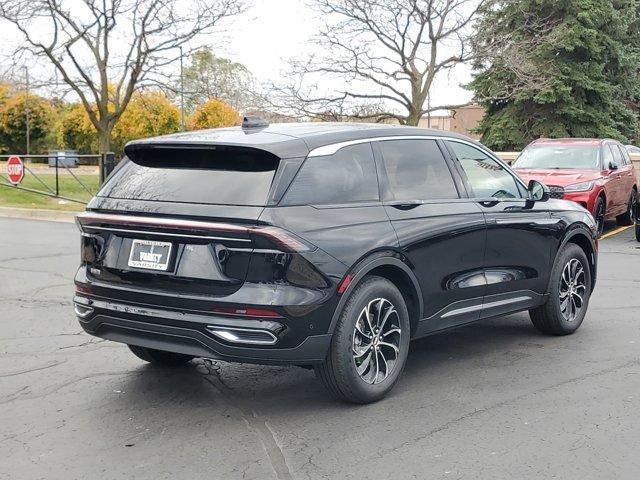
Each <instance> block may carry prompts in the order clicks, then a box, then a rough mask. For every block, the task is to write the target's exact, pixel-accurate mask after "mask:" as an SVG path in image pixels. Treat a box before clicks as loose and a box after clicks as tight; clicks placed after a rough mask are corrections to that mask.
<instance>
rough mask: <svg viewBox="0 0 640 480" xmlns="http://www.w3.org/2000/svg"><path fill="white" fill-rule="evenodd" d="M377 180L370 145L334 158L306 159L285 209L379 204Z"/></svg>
mask: <svg viewBox="0 0 640 480" xmlns="http://www.w3.org/2000/svg"><path fill="white" fill-rule="evenodd" d="M378 199H379V194H378V176H377V174H376V168H375V162H374V160H373V151H372V150H371V145H370V144H369V143H362V144H358V145H352V146H349V147H344V148H341V149H340V150H338V151H337V152H336V153H335V154H333V155H327V156H323V157H310V158H307V159H306V160H305V162H304V164H303V165H302V168H300V171H299V172H298V175H297V176H296V178H295V179H294V181H293V183H292V184H291V187H290V188H289V190H288V191H287V193H286V194H285V196H284V199H283V204H285V205H331V204H342V203H353V202H368V201H377V200H378Z"/></svg>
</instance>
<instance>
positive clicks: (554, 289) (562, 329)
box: [529, 243, 591, 335]
mask: <svg viewBox="0 0 640 480" xmlns="http://www.w3.org/2000/svg"><path fill="white" fill-rule="evenodd" d="M576 260H577V261H578V262H579V264H580V265H581V266H582V268H583V271H584V277H583V279H582V281H583V284H584V290H583V295H582V297H583V300H582V302H581V305H580V308H579V309H577V308H576V313H575V317H574V318H573V319H571V318H567V316H566V310H565V309H563V307H562V304H564V305H565V306H566V308H571V305H567V304H566V303H564V302H563V301H562V300H561V287H562V288H563V290H565V286H566V283H564V281H563V272H564V271H565V268H566V267H567V266H569V268H570V266H571V265H575V263H571V265H570V262H574V261H576ZM576 283H577V282H576ZM576 291H582V289H580V290H578V289H576ZM590 296H591V269H590V267H589V260H588V259H587V255H586V254H585V253H584V250H582V249H581V248H580V247H579V246H578V245H575V244H573V243H568V244H567V245H565V246H564V247H563V248H562V250H561V251H560V252H558V255H557V257H556V260H555V262H554V264H553V269H552V270H551V280H550V281H549V298H548V299H547V302H546V303H545V304H544V305H542V306H540V307H538V308H535V309H532V310H529V316H530V317H531V321H532V322H533V325H534V326H535V327H536V328H537V329H538V330H540V331H541V332H542V333H545V334H547V335H570V334H572V333H573V332H575V331H576V330H577V329H578V328H579V327H580V325H582V321H583V320H584V316H585V314H586V313H587V309H588V307H589V298H590ZM565 298H569V300H568V301H571V299H572V298H575V297H572V295H568V296H565ZM563 310H565V313H563Z"/></svg>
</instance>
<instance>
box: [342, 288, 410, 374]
mask: <svg viewBox="0 0 640 480" xmlns="http://www.w3.org/2000/svg"><path fill="white" fill-rule="evenodd" d="M401 334H402V330H401V328H400V317H399V316H398V312H397V310H396V308H395V306H394V305H393V304H392V303H391V302H390V301H389V300H387V299H386V298H376V299H374V300H371V301H370V302H369V303H368V304H367V305H366V306H365V307H364V308H363V309H362V311H361V312H360V315H359V316H358V320H357V321H356V325H355V329H354V332H353V348H352V353H353V362H354V364H355V366H356V371H357V372H358V375H360V378H362V379H363V380H364V381H365V382H367V383H369V384H371V385H375V384H378V383H381V382H382V381H384V380H385V379H386V378H387V377H388V376H389V375H390V374H391V373H392V372H393V370H394V368H395V367H396V363H397V362H398V355H399V353H400V336H401Z"/></svg>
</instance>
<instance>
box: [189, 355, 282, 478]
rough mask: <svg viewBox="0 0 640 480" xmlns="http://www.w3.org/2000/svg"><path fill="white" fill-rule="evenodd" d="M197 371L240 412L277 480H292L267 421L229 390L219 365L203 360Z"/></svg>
mask: <svg viewBox="0 0 640 480" xmlns="http://www.w3.org/2000/svg"><path fill="white" fill-rule="evenodd" d="M197 365H198V367H199V368H198V371H199V372H200V373H202V374H203V378H204V379H205V380H206V381H207V382H209V383H210V384H211V385H212V386H213V387H214V388H215V389H216V390H218V392H220V394H221V395H222V396H223V398H224V399H225V401H227V403H229V405H231V406H233V407H235V408H236V409H237V410H239V411H240V414H241V417H242V420H243V421H244V422H245V424H246V425H247V427H248V428H249V430H251V431H252V432H253V433H254V434H255V435H256V436H257V437H258V439H260V443H261V444H262V446H263V448H264V450H265V452H266V454H267V457H268V459H269V463H270V464H271V467H272V468H273V471H274V473H275V474H276V478H277V479H278V480H293V478H294V477H293V474H292V473H291V470H290V469H289V466H288V465H287V461H286V459H285V457H284V454H283V452H282V447H281V446H280V445H279V443H278V441H277V440H276V437H275V433H274V431H273V430H272V429H271V427H270V426H269V424H268V422H267V420H266V419H265V418H263V417H261V416H260V415H259V414H258V413H257V412H256V411H255V410H254V409H253V408H251V406H249V405H248V403H247V402H246V401H245V400H244V399H243V398H242V397H241V396H239V395H238V394H237V393H236V392H235V391H234V390H233V389H231V388H230V387H229V386H228V385H227V384H226V383H225V382H224V380H222V378H221V376H220V365H218V364H217V363H214V362H213V361H211V360H208V359H203V362H202V363H199V362H198V363H197Z"/></svg>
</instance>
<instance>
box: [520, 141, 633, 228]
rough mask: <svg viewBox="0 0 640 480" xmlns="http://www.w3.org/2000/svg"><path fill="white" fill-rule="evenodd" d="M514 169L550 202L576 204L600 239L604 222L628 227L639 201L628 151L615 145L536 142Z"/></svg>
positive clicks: (612, 142) (526, 149)
mask: <svg viewBox="0 0 640 480" xmlns="http://www.w3.org/2000/svg"><path fill="white" fill-rule="evenodd" d="M513 168H514V169H515V171H516V172H517V173H518V175H520V177H521V178H522V179H524V180H525V181H530V180H538V181H541V182H543V183H545V184H546V185H547V186H548V187H549V189H550V191H551V196H552V197H554V198H564V199H566V200H571V201H574V202H576V203H579V204H580V205H582V206H583V207H585V208H586V209H587V210H589V212H591V213H592V215H593V217H594V218H595V220H596V223H597V225H598V233H599V234H601V233H602V230H603V228H604V223H605V221H606V220H611V219H615V220H616V221H617V222H618V223H619V224H621V225H631V224H632V223H633V218H634V216H635V205H636V202H637V196H638V181H637V177H636V171H635V168H634V167H633V164H632V163H631V159H630V157H629V153H628V151H627V149H626V148H625V147H624V146H623V145H622V144H621V143H620V142H617V141H615V140H606V139H605V140H598V139H575V138H563V139H553V140H552V139H540V140H536V141H534V142H532V143H531V144H530V145H529V146H527V148H525V149H524V150H523V151H522V153H521V154H520V156H519V157H518V159H517V160H516V161H515V162H514V164H513Z"/></svg>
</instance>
